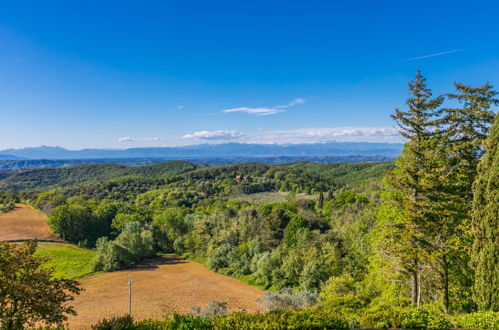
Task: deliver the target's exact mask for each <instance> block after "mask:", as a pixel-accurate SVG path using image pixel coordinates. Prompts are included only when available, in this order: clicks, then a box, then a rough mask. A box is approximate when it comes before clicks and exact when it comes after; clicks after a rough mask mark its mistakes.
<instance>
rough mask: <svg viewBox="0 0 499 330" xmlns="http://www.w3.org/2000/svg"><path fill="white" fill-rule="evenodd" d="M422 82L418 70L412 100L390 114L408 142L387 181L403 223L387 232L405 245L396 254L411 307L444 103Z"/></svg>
mask: <svg viewBox="0 0 499 330" xmlns="http://www.w3.org/2000/svg"><path fill="white" fill-rule="evenodd" d="M425 81H426V79H425V78H424V77H423V76H422V75H421V73H420V72H419V71H417V72H416V77H415V79H414V81H411V82H410V83H409V90H410V92H411V97H409V98H408V99H407V101H406V105H407V111H402V110H399V109H397V110H395V114H393V115H392V118H393V119H394V120H395V121H396V123H397V125H398V126H399V131H400V133H401V134H402V136H403V137H404V138H406V139H407V143H406V145H405V148H404V150H403V152H402V156H400V157H399V158H398V159H397V161H396V168H395V169H394V170H393V172H392V173H391V175H389V177H388V180H387V183H388V187H389V188H390V189H393V190H396V191H399V192H400V193H401V194H400V195H401V196H400V197H401V198H396V199H393V200H391V201H387V202H388V203H393V204H395V205H396V206H397V207H398V208H399V209H400V212H401V214H402V215H403V221H402V222H398V223H397V224H394V225H393V226H390V225H389V226H387V229H393V231H392V232H393V234H394V235H395V236H397V237H398V240H399V241H401V242H402V243H403V244H402V245H399V246H405V248H403V249H399V250H398V251H397V252H396V253H398V254H402V255H403V256H401V258H400V259H401V260H405V262H404V265H403V267H404V269H405V270H406V271H407V273H409V274H410V276H411V286H412V303H413V304H414V305H419V303H420V287H419V285H420V280H419V279H420V270H421V265H420V263H421V261H422V259H424V255H423V251H424V250H423V245H424V244H425V237H424V231H423V228H424V227H425V224H426V223H427V222H428V221H429V219H428V214H427V212H426V211H427V209H428V204H429V202H430V200H429V198H428V191H429V190H430V189H431V187H428V184H430V181H428V180H427V177H428V173H431V168H430V163H429V161H428V159H429V155H430V154H431V153H432V152H433V147H434V146H433V145H432V144H433V143H434V136H435V135H436V134H438V130H437V128H438V126H439V124H440V121H439V119H438V116H439V115H440V113H441V110H440V106H441V105H442V103H443V100H444V98H443V97H442V96H438V97H436V98H432V92H431V90H430V89H429V88H428V87H427V85H426V82H425ZM400 229H402V230H400Z"/></svg>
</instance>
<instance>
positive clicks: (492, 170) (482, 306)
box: [471, 116, 499, 312]
mask: <svg viewBox="0 0 499 330" xmlns="http://www.w3.org/2000/svg"><path fill="white" fill-rule="evenodd" d="M498 143H499V116H498V117H497V118H496V120H495V123H494V125H493V126H492V128H491V133H490V136H489V138H488V143H487V149H486V153H485V156H484V157H483V159H482V160H481V161H480V164H479V166H478V177H477V179H476V181H475V183H474V186H473V193H474V198H473V211H472V216H473V222H472V224H473V236H474V243H473V248H472V255H471V257H472V265H473V269H474V271H475V283H474V286H473V298H474V300H475V302H476V304H477V306H478V309H479V310H483V311H486V310H491V311H494V312H499V267H498V264H499V146H498Z"/></svg>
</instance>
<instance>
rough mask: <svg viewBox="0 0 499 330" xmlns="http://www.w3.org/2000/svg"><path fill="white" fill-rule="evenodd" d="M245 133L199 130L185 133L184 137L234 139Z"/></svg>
mask: <svg viewBox="0 0 499 330" xmlns="http://www.w3.org/2000/svg"><path fill="white" fill-rule="evenodd" d="M244 135H245V134H244V133H243V132H239V131H233V130H230V131H200V132H194V133H192V134H186V135H184V136H183V137H182V138H184V139H199V140H234V139H238V138H240V137H243V136H244Z"/></svg>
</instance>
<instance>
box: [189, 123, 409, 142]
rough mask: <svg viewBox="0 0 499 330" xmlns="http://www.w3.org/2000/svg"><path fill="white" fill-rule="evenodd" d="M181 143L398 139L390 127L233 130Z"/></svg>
mask: <svg viewBox="0 0 499 330" xmlns="http://www.w3.org/2000/svg"><path fill="white" fill-rule="evenodd" d="M182 138H183V139H191V140H211V141H215V142H217V141H219V142H223V141H224V140H237V141H238V142H242V143H259V144H298V143H326V142H333V141H337V142H394V143H395V142H402V138H401V135H400V134H399V132H398V131H397V130H396V129H395V128H393V127H321V128H297V129H285V130H258V131H249V132H246V133H244V132H240V131H234V130H221V131H199V132H195V133H192V134H187V135H184V136H183V137H182Z"/></svg>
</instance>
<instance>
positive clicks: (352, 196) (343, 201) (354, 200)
mask: <svg viewBox="0 0 499 330" xmlns="http://www.w3.org/2000/svg"><path fill="white" fill-rule="evenodd" d="M367 203H369V199H367V197H366V196H364V195H363V194H357V193H355V192H354V191H351V190H344V191H341V192H339V193H337V194H336V196H335V200H334V206H335V207H336V208H338V209H340V210H343V209H345V208H346V207H347V206H349V205H352V204H358V205H360V206H364V205H366V204H367Z"/></svg>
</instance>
